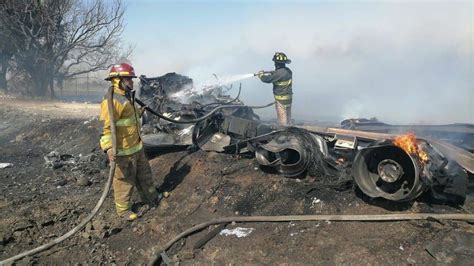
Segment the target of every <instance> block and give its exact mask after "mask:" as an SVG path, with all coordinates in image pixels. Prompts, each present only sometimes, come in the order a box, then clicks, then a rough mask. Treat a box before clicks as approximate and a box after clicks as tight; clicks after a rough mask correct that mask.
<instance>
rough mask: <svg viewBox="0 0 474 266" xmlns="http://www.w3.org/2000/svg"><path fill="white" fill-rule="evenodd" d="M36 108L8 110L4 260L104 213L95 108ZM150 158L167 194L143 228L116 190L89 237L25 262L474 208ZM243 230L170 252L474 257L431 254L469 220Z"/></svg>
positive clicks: (116, 259) (200, 259) (119, 258)
mask: <svg viewBox="0 0 474 266" xmlns="http://www.w3.org/2000/svg"><path fill="white" fill-rule="evenodd" d="M58 108H59V107H58ZM62 108H64V107H62ZM66 108H67V105H66ZM32 109H34V106H33V107H32V106H29V108H28V109H26V108H22V107H21V106H20V105H17V106H15V105H14V104H13V105H12V104H3V103H2V104H1V105H0V116H1V117H2V120H1V122H0V150H1V152H0V163H13V167H10V168H5V169H0V182H1V184H2V185H1V186H0V188H1V193H0V217H1V218H0V241H1V242H0V260H2V259H6V258H9V257H11V256H13V255H16V254H18V253H20V252H22V251H26V250H29V249H32V248H34V247H37V246H39V245H41V244H44V243H47V242H49V241H50V240H52V239H54V238H56V237H58V236H61V235H62V234H63V233H65V232H67V231H68V230H69V229H71V228H72V227H73V226H74V225H76V224H77V223H78V222H79V221H80V220H81V219H82V218H84V217H85V216H86V215H87V214H88V213H89V211H90V210H91V209H92V208H93V207H94V206H95V204H96V201H97V200H98V199H99V197H100V194H101V191H102V189H103V186H104V184H105V181H106V178H107V172H108V169H107V166H106V163H105V160H104V156H103V154H102V153H101V152H100V151H99V148H98V144H97V142H98V136H99V128H100V123H99V121H97V119H96V118H94V117H88V116H89V114H87V113H85V115H84V116H83V117H82V118H81V117H80V116H74V117H71V116H67V115H58V114H55V115H48V114H49V112H37V113H36V115H33V112H32ZM59 113H60V114H62V113H61V112H59ZM52 151H57V152H58V153H59V154H62V155H63V159H65V160H69V161H70V163H64V164H63V165H61V164H60V163H59V164H58V163H57V164H55V165H54V167H52V166H51V165H47V164H45V159H44V156H45V155H47V154H49V153H50V152H52ZM65 155H71V156H72V157H71V156H65ZM150 163H151V165H152V169H153V172H154V174H153V176H154V180H155V182H156V185H157V188H158V190H160V191H169V192H170V196H169V197H168V198H165V199H163V200H162V201H161V203H160V205H159V206H158V207H156V208H153V209H151V210H150V211H148V212H147V213H145V214H144V216H143V217H142V218H141V219H139V220H137V221H134V222H132V223H128V222H122V221H120V220H118V219H117V216H116V215H115V212H114V209H113V199H112V192H111V193H109V196H108V197H107V199H106V201H105V204H104V206H103V207H102V209H101V210H100V211H99V214H98V215H97V216H96V217H95V218H94V219H93V222H92V223H91V224H89V225H88V226H87V227H86V228H85V229H84V230H82V231H81V232H80V233H78V234H76V235H75V236H73V237H71V238H70V239H68V240H66V241H65V242H63V243H61V244H59V245H57V246H55V247H53V248H51V249H50V250H48V251H45V252H42V253H39V254H37V255H35V256H33V257H28V258H25V259H22V260H20V261H18V264H20V265H25V264H64V263H71V264H73V263H81V264H96V263H107V264H109V263H116V264H140V263H147V262H148V261H149V259H150V257H151V252H152V248H153V247H157V248H159V247H160V246H162V245H163V244H165V243H166V242H167V241H169V240H170V239H172V238H173V237H174V236H175V235H177V234H178V233H180V232H181V231H184V230H185V229H187V228H189V227H191V226H193V225H195V224H198V223H201V222H204V221H206V220H209V219H212V218H218V217H225V216H235V215H300V214H381V213H393V212H395V211H396V212H438V213H447V212H456V213H462V212H466V211H471V212H472V211H474V204H473V203H472V202H469V203H467V204H466V205H465V206H464V208H463V209H460V208H456V207H453V206H445V205H435V204H431V203H430V202H429V199H428V200H427V199H425V200H420V201H416V202H412V203H403V204H401V203H398V204H397V203H390V202H386V201H382V200H371V199H369V198H367V197H365V196H363V195H362V194H361V193H360V192H358V191H357V190H356V189H354V188H353V186H351V184H349V186H348V187H347V189H346V190H341V189H339V188H338V189H336V188H331V187H327V186H325V185H324V184H321V183H320V182H318V180H317V179H316V180H312V179H309V178H307V179H303V180H299V179H289V178H284V177H282V176H279V175H274V174H270V173H265V172H263V171H261V170H260V169H259V167H258V165H257V164H256V163H255V162H254V161H253V160H252V159H248V158H238V157H236V156H232V155H226V154H218V153H205V152H202V151H195V152H192V151H180V152H175V153H170V154H164V155H159V156H157V157H154V158H151V160H150ZM53 168H55V169H53ZM425 198H426V197H425ZM135 200H136V202H138V201H139V199H138V198H136V199H135ZM236 227H244V228H254V230H253V231H252V232H251V233H250V234H249V235H248V236H246V237H242V238H237V237H236V236H223V235H217V236H216V237H214V238H213V239H211V240H210V241H209V242H208V243H207V244H206V245H204V247H203V248H201V249H199V250H193V246H194V244H195V243H196V241H198V240H200V239H201V238H202V237H204V236H205V235H206V232H207V231H210V230H211V229H212V228H210V229H206V230H203V231H202V232H199V233H196V234H194V235H192V236H190V237H188V238H186V239H185V240H182V241H180V242H178V243H177V244H175V245H174V246H173V247H172V248H171V249H170V251H169V255H170V257H171V259H172V260H173V261H175V262H180V263H183V264H210V263H217V264H274V263H278V264H281V263H285V264H286V263H288V264H433V263H437V262H438V263H439V262H441V263H446V262H451V263H456V262H462V261H464V262H466V261H469V260H471V262H472V253H470V252H467V251H465V250H462V249H461V251H459V249H458V250H457V251H456V252H457V253H453V251H452V250H449V249H447V250H446V251H445V253H443V254H444V255H443V256H438V259H439V260H438V261H437V260H436V259H435V258H434V257H433V256H431V255H430V254H429V253H428V252H427V251H426V250H425V248H426V246H427V245H429V244H430V243H432V242H438V243H442V242H443V241H445V240H446V239H447V238H449V235H450V234H452V233H455V232H459V233H461V234H463V235H466V234H473V233H474V226H473V225H472V224H468V223H465V222H454V221H443V222H436V221H410V222H382V223H375V222H372V223H361V222H359V223H357V222H291V223H290V222H285V223H240V224H235V225H233V224H229V225H227V227H226V228H227V229H234V228H236ZM463 252H464V253H463Z"/></svg>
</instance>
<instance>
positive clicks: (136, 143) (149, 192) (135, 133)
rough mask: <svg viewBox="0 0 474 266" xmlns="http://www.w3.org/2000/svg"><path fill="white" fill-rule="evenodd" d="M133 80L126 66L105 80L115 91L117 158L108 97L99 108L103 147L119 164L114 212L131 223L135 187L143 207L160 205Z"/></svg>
mask: <svg viewBox="0 0 474 266" xmlns="http://www.w3.org/2000/svg"><path fill="white" fill-rule="evenodd" d="M132 78H136V76H135V71H134V69H133V67H132V66H130V65H129V64H126V63H123V64H120V65H114V66H112V69H111V70H110V73H109V76H108V77H107V78H106V79H105V80H108V81H111V83H112V86H113V90H114V94H113V106H114V120H115V121H114V123H115V126H116V135H117V136H116V137H117V154H113V151H112V135H111V130H110V123H111V121H110V119H109V112H108V105H107V97H106V96H104V98H103V100H102V103H101V105H100V120H102V121H103V122H104V128H103V132H102V135H101V137H100V147H101V148H102V150H104V151H105V152H106V153H107V156H108V158H109V160H111V161H115V162H116V169H115V174H114V180H113V189H114V198H115V208H116V210H117V214H118V215H119V216H120V217H122V218H124V219H125V220H128V221H132V220H135V219H137V218H138V214H137V213H135V212H133V211H132V209H131V196H132V192H133V188H134V187H136V189H137V191H138V193H139V195H140V198H141V199H142V201H143V202H144V203H148V204H152V205H153V204H155V203H157V202H158V193H157V191H156V189H155V185H154V183H153V180H152V177H151V175H152V172H151V168H150V164H149V163H148V159H147V158H146V157H145V152H144V150H143V143H142V140H141V137H140V120H139V115H140V109H139V108H138V107H137V106H136V105H135V101H134V99H135V96H134V94H135V92H134V91H133V80H132Z"/></svg>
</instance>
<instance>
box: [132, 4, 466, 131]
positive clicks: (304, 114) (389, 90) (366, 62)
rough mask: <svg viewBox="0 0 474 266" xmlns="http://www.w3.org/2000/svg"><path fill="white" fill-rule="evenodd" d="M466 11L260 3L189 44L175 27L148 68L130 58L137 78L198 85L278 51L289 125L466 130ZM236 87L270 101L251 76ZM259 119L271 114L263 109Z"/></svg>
mask: <svg viewBox="0 0 474 266" xmlns="http://www.w3.org/2000/svg"><path fill="white" fill-rule="evenodd" d="M201 4H202V5H206V3H205V2H203V3H201ZM473 8H474V4H473V2H449V3H448V2H446V3H440V2H437V3H435V2H420V3H415V4H413V3H408V2H388V3H368V2H354V3H348V4H344V3H312V2H291V3H284V2H278V4H275V5H267V4H263V3H260V4H255V5H254V6H252V8H249V10H250V11H248V12H247V13H245V16H243V17H239V16H242V15H239V16H237V15H236V17H232V19H233V20H235V21H238V23H235V22H234V23H215V24H213V25H212V27H211V29H202V28H196V29H194V30H195V31H196V35H195V36H194V35H193V36H184V35H183V36H180V30H179V29H175V31H174V33H175V34H176V37H173V36H168V38H167V39H166V43H165V44H161V45H164V47H163V49H164V50H166V51H167V52H169V53H165V57H164V58H163V55H161V58H160V60H157V63H156V64H154V65H153V64H150V63H149V62H150V61H152V60H153V58H152V57H153V56H152V55H150V53H147V55H146V58H140V55H139V54H137V55H135V58H136V59H137V60H136V61H137V62H136V63H137V69H140V70H141V69H143V71H144V72H147V71H148V72H152V74H153V75H159V74H164V73H165V72H169V71H175V72H178V73H182V74H185V75H188V76H190V77H191V78H193V79H194V80H195V82H198V83H199V81H202V80H206V79H208V78H209V77H211V75H212V73H223V74H236V73H249V72H257V71H258V70H261V69H265V70H271V69H272V68H273V63H272V61H271V58H272V55H273V53H274V52H276V51H283V52H285V53H286V54H287V55H288V57H289V58H290V59H292V61H293V63H292V64H290V65H289V67H290V68H291V69H292V70H293V81H294V82H293V90H294V101H293V114H294V115H293V116H294V117H295V118H300V119H305V120H333V121H340V120H341V119H344V118H349V117H354V116H359V117H367V118H370V117H377V118H378V119H379V120H381V121H384V122H387V123H401V124H410V123H424V124H441V123H454V122H468V123H474V88H473V86H474V85H473V84H474V44H473V40H474V30H473V28H474V25H473V23H474V12H472V10H473ZM189 20H191V21H192V20H193V17H192V16H191V17H189ZM192 25H193V24H192V23H185V26H186V27H192ZM186 33H189V31H186ZM186 38H191V39H193V41H190V42H187V43H186V42H182V41H181V40H184V39H186ZM170 47H172V49H171V48H170ZM145 48H146V47H142V50H146V49H145ZM152 50H155V51H160V43H158V44H156V43H154V44H153V48H152ZM196 51H198V52H196ZM157 66H159V67H157ZM156 71H160V72H161V73H156ZM242 88H243V89H242V95H241V98H242V100H244V101H245V102H246V103H248V104H251V105H258V104H265V103H268V102H270V101H272V100H273V97H272V90H271V85H270V84H264V83H262V82H260V81H259V80H258V79H256V78H255V79H248V80H245V81H243V84H242ZM259 112H260V114H262V115H263V116H270V117H272V116H273V117H274V116H275V114H274V113H275V112H274V110H273V109H272V108H269V109H267V110H264V111H259Z"/></svg>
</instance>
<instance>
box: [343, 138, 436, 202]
mask: <svg viewBox="0 0 474 266" xmlns="http://www.w3.org/2000/svg"><path fill="white" fill-rule="evenodd" d="M420 169H421V167H420V162H419V160H418V159H417V158H415V157H413V156H412V155H410V154H408V153H407V152H405V151H404V150H403V149H401V148H400V147H397V146H395V145H392V144H385V145H377V146H373V147H368V148H365V149H363V150H360V151H359V152H358V153H357V155H356V157H355V159H354V164H353V168H352V171H353V175H354V179H355V181H356V183H357V185H358V186H359V188H360V189H361V190H362V192H364V193H365V194H366V195H368V196H370V197H373V198H377V197H381V198H385V199H388V200H393V201H410V200H413V199H415V198H417V197H418V196H420V195H421V193H423V192H424V191H425V190H426V188H427V186H426V185H425V183H424V182H423V181H422V180H421V178H420V175H421V171H420Z"/></svg>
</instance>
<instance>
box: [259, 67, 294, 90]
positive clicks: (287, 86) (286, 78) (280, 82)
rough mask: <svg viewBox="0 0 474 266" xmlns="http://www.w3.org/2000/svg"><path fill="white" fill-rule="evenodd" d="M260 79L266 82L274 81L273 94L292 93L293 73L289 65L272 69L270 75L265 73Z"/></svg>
mask: <svg viewBox="0 0 474 266" xmlns="http://www.w3.org/2000/svg"><path fill="white" fill-rule="evenodd" d="M260 80H261V81H263V82H265V83H273V94H274V95H275V96H276V95H292V94H293V91H292V87H293V73H292V72H291V70H290V69H289V68H287V67H280V68H277V69H275V71H271V72H270V74H269V75H263V76H261V77H260Z"/></svg>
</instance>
